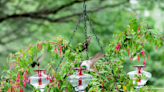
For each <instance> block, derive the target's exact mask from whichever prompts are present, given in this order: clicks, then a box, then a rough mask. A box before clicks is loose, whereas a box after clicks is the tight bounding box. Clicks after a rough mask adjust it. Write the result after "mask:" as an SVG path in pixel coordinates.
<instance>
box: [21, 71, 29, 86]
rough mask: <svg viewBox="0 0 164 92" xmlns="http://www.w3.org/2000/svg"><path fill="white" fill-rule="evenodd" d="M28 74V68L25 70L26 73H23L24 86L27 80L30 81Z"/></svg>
mask: <svg viewBox="0 0 164 92" xmlns="http://www.w3.org/2000/svg"><path fill="white" fill-rule="evenodd" d="M26 74H27V70H26V71H25V72H24V74H23V81H22V82H23V85H24V87H25V86H26V82H27V81H28V77H26Z"/></svg>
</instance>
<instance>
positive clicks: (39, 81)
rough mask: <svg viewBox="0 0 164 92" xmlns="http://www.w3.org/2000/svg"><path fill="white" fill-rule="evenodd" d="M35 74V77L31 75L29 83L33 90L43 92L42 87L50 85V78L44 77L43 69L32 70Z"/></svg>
mask: <svg viewBox="0 0 164 92" xmlns="http://www.w3.org/2000/svg"><path fill="white" fill-rule="evenodd" d="M34 71H35V72H37V74H36V75H33V76H31V77H30V78H29V83H30V84H31V85H32V86H33V87H34V88H35V89H37V88H39V89H40V91H41V92H44V87H45V86H46V85H47V84H48V83H50V81H51V78H50V77H49V76H48V75H45V70H44V69H39V70H34Z"/></svg>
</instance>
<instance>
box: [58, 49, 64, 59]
mask: <svg viewBox="0 0 164 92" xmlns="http://www.w3.org/2000/svg"><path fill="white" fill-rule="evenodd" d="M59 53H60V57H61V55H62V54H63V52H62V49H61V48H60V51H59Z"/></svg>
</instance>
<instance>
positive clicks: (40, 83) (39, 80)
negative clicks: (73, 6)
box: [34, 69, 45, 85]
mask: <svg viewBox="0 0 164 92" xmlns="http://www.w3.org/2000/svg"><path fill="white" fill-rule="evenodd" d="M34 71H35V72H38V76H39V77H41V76H42V74H41V72H42V71H44V72H45V69H39V70H34ZM38 82H39V85H42V79H41V78H39V79H38Z"/></svg>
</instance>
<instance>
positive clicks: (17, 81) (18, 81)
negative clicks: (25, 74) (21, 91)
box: [16, 72, 20, 86]
mask: <svg viewBox="0 0 164 92" xmlns="http://www.w3.org/2000/svg"><path fill="white" fill-rule="evenodd" d="M19 77H20V74H19V72H17V79H16V84H17V86H18V85H19V83H20V79H19Z"/></svg>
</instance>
